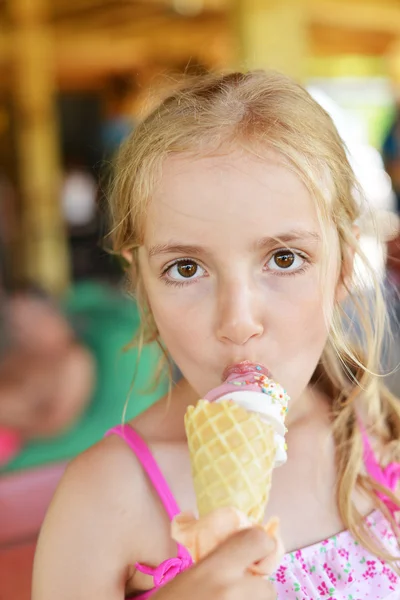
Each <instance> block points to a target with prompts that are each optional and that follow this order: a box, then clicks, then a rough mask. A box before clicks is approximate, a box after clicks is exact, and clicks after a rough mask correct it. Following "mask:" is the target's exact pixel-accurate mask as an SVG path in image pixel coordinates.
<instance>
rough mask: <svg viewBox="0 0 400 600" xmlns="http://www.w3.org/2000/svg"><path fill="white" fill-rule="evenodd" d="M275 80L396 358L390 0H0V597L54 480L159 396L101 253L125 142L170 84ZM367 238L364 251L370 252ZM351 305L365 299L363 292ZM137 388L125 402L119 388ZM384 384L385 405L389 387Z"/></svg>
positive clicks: (391, 380)
mask: <svg viewBox="0 0 400 600" xmlns="http://www.w3.org/2000/svg"><path fill="white" fill-rule="evenodd" d="M269 67H272V68H275V69H279V70H281V71H283V72H285V73H287V74H289V75H291V76H293V77H295V78H296V79H298V80H299V81H301V82H302V83H303V84H304V85H306V86H307V88H308V89H309V91H310V93H311V94H312V95H313V96H314V97H315V98H316V100H317V101H318V102H320V103H321V104H322V105H323V106H324V108H325V109H326V110H327V111H328V112H329V113H330V114H331V116H332V118H333V119H334V120H335V122H336V125H337V127H338V129H339V132H340V134H341V136H342V138H343V139H344V140H345V142H346V144H347V147H348V152H349V157H350V160H351V161H352V164H353V166H354V169H355V170H356V173H357V175H358V177H359V180H360V183H361V186H362V189H363V195H364V197H365V198H364V199H361V198H360V202H362V203H363V207H364V210H363V226H364V227H363V231H364V234H363V237H362V244H363V248H364V250H365V252H366V253H367V254H368V256H369V257H370V259H371V261H372V262H373V264H374V267H375V268H376V270H377V272H378V273H379V275H380V276H381V279H382V282H383V285H384V287H385V290H386V293H387V296H388V300H389V305H390V311H391V317H392V325H393V331H394V336H393V340H392V343H391V345H390V347H389V346H388V347H387V348H386V350H385V355H384V357H383V358H384V361H385V368H386V369H387V370H388V371H390V370H391V369H393V368H394V367H396V365H397V364H398V362H399V360H400V358H399V357H400V342H399V337H400V336H399V328H398V325H397V318H398V316H399V314H400V309H399V302H398V300H397V298H398V291H399V288H400V262H399V261H400V242H399V234H398V216H397V215H398V213H399V211H400V113H399V112H398V111H399V108H400V1H399V0H368V1H364V0H0V600H28V599H29V597H30V580H31V569H32V558H33V553H34V548H35V542H36V538H37V534H38V531H39V528H40V525H41V522H42V519H43V516H44V513H45V511H46V508H47V506H48V503H49V501H50V498H51V496H52V494H53V492H54V489H55V487H56V485H57V482H58V481H59V478H60V477H61V475H62V472H63V470H64V469H65V465H66V463H67V461H68V460H70V459H71V458H72V457H73V456H75V455H76V454H77V453H79V452H81V451H83V450H84V449H85V448H87V447H88V446H90V445H91V444H93V443H95V442H96V441H98V440H99V439H101V437H102V436H103V434H104V432H105V431H106V430H107V429H108V428H109V427H111V426H113V425H114V424H116V423H118V422H120V421H121V416H122V411H123V407H124V403H125V400H126V399H127V398H128V397H129V396H131V401H130V402H129V404H128V409H127V416H128V417H129V418H131V417H133V416H135V414H137V413H139V412H140V411H142V410H144V409H145V408H146V407H148V406H149V405H150V404H151V403H152V402H154V401H155V400H156V399H157V398H159V397H160V396H161V395H162V394H163V393H164V392H165V390H166V381H164V380H163V379H162V380H161V382H160V384H159V385H158V386H157V387H155V388H153V389H148V388H147V389H146V385H145V382H146V380H147V379H148V374H149V372H151V371H152V370H154V369H155V365H156V364H157V361H158V358H159V354H158V350H157V348H151V347H149V348H147V349H146V350H145V352H144V353H143V356H142V357H141V359H140V361H139V363H137V360H136V359H137V352H136V350H135V348H131V349H130V350H127V351H124V348H125V347H126V346H127V345H129V343H130V341H131V340H132V339H133V337H134V333H135V331H136V330H137V327H138V323H139V315H138V311H137V307H136V305H135V303H134V301H133V300H132V299H130V298H128V297H127V295H126V294H125V292H124V282H123V272H122V269H121V265H120V264H119V262H118V261H117V260H116V259H115V258H113V257H111V256H110V255H109V254H108V253H107V252H106V250H105V245H104V235H105V233H106V232H107V221H108V219H107V214H106V211H105V202H104V199H105V193H106V188H107V182H108V179H109V176H110V163H111V161H112V158H113V155H114V153H115V151H116V149H117V148H118V146H119V144H120V143H121V141H122V140H123V139H124V138H125V136H126V135H127V134H128V133H129V132H130V131H131V130H132V129H133V128H134V127H135V125H136V123H137V122H138V121H139V120H140V119H141V118H143V116H144V115H145V114H146V113H147V112H148V111H149V110H151V108H152V107H153V106H154V105H155V104H156V103H157V101H158V100H159V98H160V97H162V96H164V95H165V94H167V93H168V90H169V89H171V88H172V87H173V85H174V82H176V80H177V79H179V78H180V77H182V76H184V75H185V74H186V73H190V74H192V73H201V72H202V71H207V70H210V69H211V70H219V69H232V68H237V69H245V68H269ZM376 232H378V234H379V241H377V238H376V235H375V234H376ZM364 293H366V294H368V293H370V290H369V282H368V278H367V276H366V277H365V290H364ZM135 372H136V374H137V377H136V378H135V385H134V387H133V388H132V379H133V376H134V375H135ZM388 385H389V386H390V387H391V388H392V389H393V391H395V392H396V393H398V394H399V393H400V377H399V375H398V373H396V372H394V373H393V374H392V375H390V376H389V377H388Z"/></svg>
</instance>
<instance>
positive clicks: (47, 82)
mask: <svg viewBox="0 0 400 600" xmlns="http://www.w3.org/2000/svg"><path fill="white" fill-rule="evenodd" d="M46 5H47V0H9V13H10V17H11V22H12V35H11V39H12V50H11V53H12V55H11V59H12V61H13V64H12V67H13V101H14V107H15V123H16V147H17V155H18V156H17V158H18V172H19V186H20V191H21V197H22V230H23V236H22V243H23V263H24V264H23V265H22V268H23V272H24V275H25V277H26V278H27V279H28V281H30V282H33V283H36V284H38V285H40V286H42V287H43V288H45V289H46V290H47V291H49V292H52V293H56V294H59V293H61V292H63V291H64V290H65V288H66V286H67V284H68V280H69V260H68V249H67V243H66V234H65V229H64V225H63V218H62V214H61V202H60V188H61V167H60V151H59V140H58V131H57V118H56V114H55V106H54V97H55V79H54V71H53V57H54V48H53V43H52V41H53V40H52V32H51V27H50V25H49V24H48V20H47V11H46V9H47V6H46Z"/></svg>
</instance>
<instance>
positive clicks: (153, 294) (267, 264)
mask: <svg viewBox="0 0 400 600" xmlns="http://www.w3.org/2000/svg"><path fill="white" fill-rule="evenodd" d="M323 235H325V236H328V240H327V241H328V244H329V246H328V247H329V257H328V260H329V264H328V268H327V269H326V271H325V270H324V273H326V276H324V278H323V280H322V281H321V280H320V279H319V276H320V274H321V270H322V268H323V264H322V241H321V240H322V236H323ZM338 257H339V243H338V237H337V233H336V231H335V229H334V228H333V227H332V229H331V230H328V231H324V233H323V232H322V230H321V227H320V225H319V223H318V218H317V213H316V209H315V205H314V201H313V200H312V198H311V196H310V194H309V192H308V191H307V189H306V187H305V186H304V185H303V183H302V182H301V181H300V179H299V178H298V177H297V176H296V175H295V174H293V173H292V172H291V171H290V170H289V169H288V168H287V167H285V166H283V164H282V161H279V157H278V155H277V154H273V153H272V152H271V153H269V154H268V158H267V159H263V160H261V159H258V158H256V157H253V156H251V155H249V154H246V153H245V152H243V151H239V150H237V151H234V152H232V153H230V154H227V155H224V156H213V157H206V158H199V159H193V158H189V157H185V156H183V155H180V156H176V157H173V158H169V159H167V161H166V162H165V164H164V168H163V175H162V178H161V181H160V183H159V185H158V187H157V189H156V191H155V193H154V196H153V199H152V202H151V204H150V206H149V209H148V212H147V222H146V229H145V236H144V243H143V246H142V247H141V248H140V249H139V265H140V269H141V274H142V277H143V281H144V285H145V289H146V293H147V296H148V301H149V304H150V307H151V310H152V312H153V315H154V319H155V322H156V324H157V326H158V330H159V332H160V335H161V338H162V339H163V341H164V343H165V345H166V347H167V348H168V350H169V352H170V354H171V356H172V358H173V360H174V361H175V362H176V363H177V365H178V366H179V368H180V369H181V371H182V373H183V375H184V377H186V378H187V380H188V381H189V383H190V384H191V385H192V387H193V388H194V389H195V390H196V391H197V392H198V394H199V396H203V395H204V394H205V393H206V392H207V391H208V390H209V389H211V388H213V387H215V386H217V385H219V384H220V383H221V377H222V374H223V371H224V370H225V368H226V367H227V366H228V365H231V364H235V363H237V362H241V361H243V360H249V361H252V362H259V363H261V364H263V365H265V366H266V367H267V368H268V369H269V370H270V372H271V373H272V376H273V377H274V379H276V380H277V381H279V383H281V384H282V385H283V386H284V387H285V388H286V389H287V391H288V393H289V394H290V395H291V397H292V399H293V400H294V399H295V398H296V397H298V396H299V395H300V394H301V393H302V392H303V391H304V389H305V387H306V386H307V384H308V382H309V380H310V378H311V376H312V374H313V372H314V370H315V367H316V365H317V363H318V360H319V358H320V357H321V354H322V351H323V348H324V346H325V343H326V340H327V336H328V328H329V325H328V323H327V319H326V317H328V319H329V317H330V315H331V313H332V308H333V304H334V298H335V293H336V287H337V282H338V279H339V260H338Z"/></svg>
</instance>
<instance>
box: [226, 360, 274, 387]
mask: <svg viewBox="0 0 400 600" xmlns="http://www.w3.org/2000/svg"><path fill="white" fill-rule="evenodd" d="M248 373H261V374H262V375H265V376H266V377H269V378H271V373H270V371H269V370H268V369H267V368H266V367H264V365H261V364H260V363H253V362H251V361H249V360H243V361H242V362H239V363H236V364H234V365H229V366H228V367H226V369H225V370H224V372H223V374H222V382H224V381H226V380H227V379H228V377H232V375H247V374H248Z"/></svg>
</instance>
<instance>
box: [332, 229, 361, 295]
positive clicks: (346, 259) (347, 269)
mask: <svg viewBox="0 0 400 600" xmlns="http://www.w3.org/2000/svg"><path fill="white" fill-rule="evenodd" d="M352 231H353V236H354V237H355V238H356V240H357V242H359V240H360V228H359V227H358V225H353V227H352ZM354 254H355V250H354V248H352V247H350V246H348V247H347V248H346V249H345V253H344V256H343V259H342V265H341V271H340V275H339V279H338V282H337V285H336V294H335V299H336V302H339V303H341V302H343V301H344V300H345V299H346V298H347V296H348V295H349V288H350V285H351V280H352V276H353V269H354Z"/></svg>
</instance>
